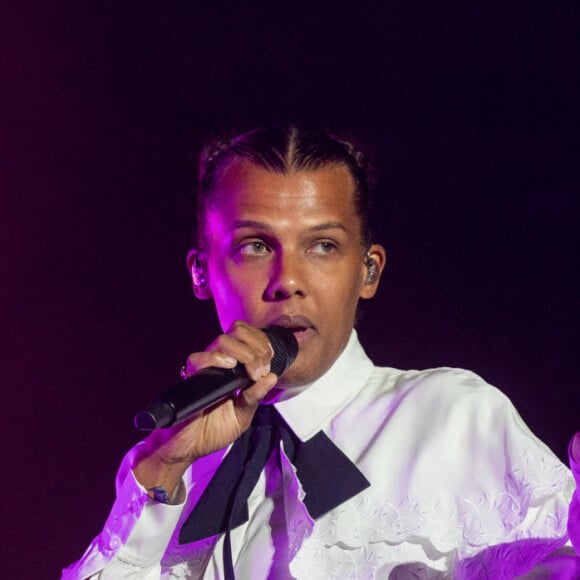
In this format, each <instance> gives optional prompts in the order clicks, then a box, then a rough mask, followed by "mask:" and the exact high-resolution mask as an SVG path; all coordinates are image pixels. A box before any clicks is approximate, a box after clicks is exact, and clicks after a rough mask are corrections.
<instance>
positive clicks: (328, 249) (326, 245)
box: [308, 240, 337, 255]
mask: <svg viewBox="0 0 580 580" xmlns="http://www.w3.org/2000/svg"><path fill="white" fill-rule="evenodd" d="M336 249H337V246H336V244H335V243H334V242H331V241H329V240H320V241H318V242H316V243H314V244H312V246H310V248H308V252H309V253H310V254H319V255H326V254H332V252H334V251H335V250H336Z"/></svg>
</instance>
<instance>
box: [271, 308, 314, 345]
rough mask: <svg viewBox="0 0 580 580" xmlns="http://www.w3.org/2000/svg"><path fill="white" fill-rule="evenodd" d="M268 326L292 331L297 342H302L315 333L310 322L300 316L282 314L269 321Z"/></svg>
mask: <svg viewBox="0 0 580 580" xmlns="http://www.w3.org/2000/svg"><path fill="white" fill-rule="evenodd" d="M269 325H272V326H283V327H284V328H288V329H289V330H291V331H292V333H293V334H294V336H295V337H296V339H297V340H298V342H299V343H300V342H302V341H303V340H304V339H305V338H306V337H307V336H308V335H310V334H311V333H312V332H315V331H316V327H315V326H314V324H313V323H312V321H311V320H310V319H308V318H306V316H302V315H300V314H294V315H291V314H282V315H281V316H278V317H276V318H274V319H273V320H270V322H269Z"/></svg>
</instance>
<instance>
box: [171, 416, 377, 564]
mask: <svg viewBox="0 0 580 580" xmlns="http://www.w3.org/2000/svg"><path fill="white" fill-rule="evenodd" d="M280 440H282V441H283V444H284V451H285V453H286V455H287V456H288V458H289V459H290V460H291V461H292V463H293V465H294V467H295V468H296V472H297V476H298V479H299V480H300V483H301V484H302V487H303V489H304V491H305V497H304V505H305V506H306V508H307V509H308V513H309V514H310V516H311V517H312V518H313V519H316V518H318V517H320V516H322V515H324V514H325V513H327V512H329V511H330V510H331V509H333V508H335V507H337V506H339V505H340V504H342V503H343V502H345V501H346V500H348V499H350V498H351V497H353V496H355V495H356V494H358V493H360V492H361V491H362V490H364V489H366V488H367V487H369V486H370V483H369V482H368V481H367V479H366V478H365V477H364V475H363V474H362V473H361V472H360V471H359V470H358V469H357V468H356V466H355V465H354V464H353V463H352V462H351V461H350V459H348V457H347V456H346V455H345V454H344V453H343V452H342V451H341V450H340V449H339V448H338V447H336V445H335V444H334V443H333V442H332V441H331V440H330V439H329V438H328V437H327V436H326V435H325V434H324V433H323V432H322V431H320V432H319V433H318V434H317V435H315V436H314V437H312V438H311V439H310V440H308V441H306V442H301V441H300V440H299V439H298V437H296V435H295V434H294V433H293V432H292V430H291V429H290V428H289V427H288V425H287V424H286V423H285V421H284V419H282V417H281V416H280V414H279V413H278V412H277V411H276V409H275V408H274V406H273V405H260V406H259V407H258V410H257V411H256V414H255V416H254V420H253V421H252V425H251V426H250V428H249V429H248V430H247V431H246V432H245V433H244V434H243V435H242V436H241V437H240V438H239V439H238V440H237V441H236V442H235V443H234V445H233V446H232V448H231V449H230V452H229V453H228V454H227V455H226V456H225V457H224V459H223V461H222V463H221V465H220V466H219V468H218V469H217V471H216V472H215V474H214V476H213V478H212V480H211V481H210V482H209V484H208V486H207V488H206V489H205V491H204V493H203V495H202V496H201V498H200V499H199V501H198V502H197V504H196V505H195V507H194V508H193V510H192V511H191V513H190V514H189V516H188V517H187V519H186V521H185V523H184V524H183V526H182V528H181V531H180V533H179V543H180V544H186V543H188V542H194V541H196V540H201V539H202V538H207V537H210V536H214V535H216V534H220V533H222V532H227V537H226V543H225V545H224V560H225V559H226V557H227V556H228V555H227V554H226V551H229V550H230V549H231V546H230V544H229V531H230V530H232V529H234V528H236V527H237V526H239V525H241V524H243V523H245V522H246V521H247V520H248V505H247V500H248V497H249V496H250V494H251V493H252V490H253V489H254V487H255V485H256V483H257V481H258V478H259V476H260V473H261V471H262V469H264V466H265V464H266V461H267V459H268V457H269V455H270V453H271V452H272V450H273V449H275V448H276V447H279V445H280ZM230 554H231V553H230ZM229 557H230V562H231V555H230V556H229Z"/></svg>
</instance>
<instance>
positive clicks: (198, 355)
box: [185, 351, 238, 377]
mask: <svg viewBox="0 0 580 580" xmlns="http://www.w3.org/2000/svg"><path fill="white" fill-rule="evenodd" d="M237 364H238V361H237V360H236V358H235V357H233V356H230V355H228V354H226V353H224V352H220V351H205V352H194V353H192V354H190V355H189V356H188V357H187V361H186V364H185V374H186V375H187V376H188V377H189V376H191V375H195V374H196V373H197V372H199V371H200V370H202V369H206V368H208V367H218V368H222V369H233V368H234V367H235V366H236V365H237Z"/></svg>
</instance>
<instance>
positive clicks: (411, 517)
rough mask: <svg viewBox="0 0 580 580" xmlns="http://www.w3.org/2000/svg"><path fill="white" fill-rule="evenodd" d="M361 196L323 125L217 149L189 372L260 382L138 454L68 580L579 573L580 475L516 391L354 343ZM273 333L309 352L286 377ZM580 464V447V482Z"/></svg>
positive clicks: (370, 258) (380, 265)
mask: <svg viewBox="0 0 580 580" xmlns="http://www.w3.org/2000/svg"><path fill="white" fill-rule="evenodd" d="M368 190H369V185H368V177H367V167H366V162H365V158H364V156H363V155H362V154H361V153H360V152H359V151H357V150H356V149H355V148H354V147H353V146H352V145H351V144H350V143H348V142H345V141H342V140H339V139H336V138H334V137H332V136H329V135H327V134H323V133H314V132H308V131H301V130H299V129H297V128H295V127H292V126H284V127H268V128H263V129H257V130H254V131H251V132H249V133H245V134H242V135H239V136H237V137H235V138H233V139H228V140H224V141H218V142H215V143H213V144H211V145H209V146H208V147H206V149H205V150H204V153H203V155H202V162H201V171H200V180H199V189H198V207H197V218H198V223H197V247H196V248H194V249H193V250H191V252H190V253H189V256H188V260H187V263H188V267H189V269H190V273H191V276H192V281H193V288H194V292H195V295H196V296H197V298H199V299H208V300H213V302H214V304H215V307H216V311H217V315H218V317H219V321H220V324H221V327H222V329H223V334H222V335H220V336H218V337H217V338H216V339H215V340H214V341H213V342H212V343H211V344H210V346H209V347H208V348H207V349H206V351H204V352H197V353H193V354H191V355H190V356H189V357H188V359H187V363H186V365H185V366H184V369H183V374H184V375H187V376H192V375H195V374H196V373H198V372H199V371H200V370H202V369H205V368H207V367H217V368H223V369H230V368H233V367H235V366H236V365H237V364H238V363H239V364H241V365H243V366H244V368H245V370H246V372H247V374H248V375H249V377H250V378H251V381H252V384H251V386H250V387H248V388H247V389H245V390H242V391H240V392H237V393H235V394H234V395H232V396H229V397H227V398H226V399H224V400H221V401H220V402H219V403H217V404H215V405H213V406H211V407H210V408H207V409H205V410H204V411H202V412H200V413H198V414H196V415H195V416H194V417H192V418H191V419H190V420H188V421H186V422H183V423H180V424H178V425H174V426H173V427H170V428H168V429H158V430H155V431H153V432H152V433H151V434H150V435H149V436H148V437H147V438H146V439H145V440H144V441H143V442H141V443H140V444H138V445H137V446H136V447H135V448H134V449H132V450H131V451H130V452H129V453H128V455H127V456H126V457H125V459H124V461H123V463H122V465H121V468H120V470H119V473H118V476H117V499H116V501H115V504H114V506H113V509H112V511H111V514H110V516H109V518H108V520H107V522H106V524H105V527H104V529H103V531H102V532H101V534H100V535H99V536H97V538H95V540H94V541H93V543H92V544H91V546H90V547H89V549H88V550H87V552H86V553H85V555H84V556H83V558H82V559H81V560H80V561H79V562H77V563H75V564H73V565H71V566H70V567H69V568H67V569H66V570H65V571H64V577H65V578H115V579H117V578H147V579H153V578H174V577H175V578H203V579H209V578H212V579H213V578H239V579H252V580H254V579H258V580H260V579H267V578H268V579H285V578H299V579H303V578H312V579H316V580H320V579H321V578H325V579H326V578H337V579H339V578H340V579H342V578H357V579H358V578H361V579H362V578H364V579H371V578H393V579H396V578H399V579H400V578H426V579H427V578H433V579H441V578H459V579H461V578H464V579H468V578H514V577H516V576H519V575H523V574H526V573H527V572H529V571H530V570H532V569H536V570H548V569H553V566H555V565H558V566H561V567H560V568H558V570H560V571H562V570H563V571H564V572H562V574H563V575H561V576H558V577H561V578H568V577H569V578H575V577H577V576H574V574H576V573H577V572H578V570H579V568H578V560H577V559H576V558H575V556H574V552H573V549H572V547H571V546H570V537H569V533H568V528H567V522H568V517H569V514H570V526H569V529H570V535H571V536H572V538H571V541H572V543H573V544H574V545H575V546H576V549H577V550H578V549H579V548H580V546H579V545H578V543H579V542H580V533H579V532H578V529H577V526H578V517H579V516H578V498H577V497H575V496H574V490H575V484H574V479H573V477H572V475H571V473H570V471H569V470H568V469H567V468H566V467H565V466H564V465H562V464H561V463H560V462H559V460H558V459H557V458H556V457H555V456H554V455H553V454H552V453H551V451H550V450H549V449H548V448H547V447H546V446H545V445H544V444H543V443H542V442H541V441H539V440H538V439H537V438H535V437H534V435H532V434H531V432H530V431H529V430H528V428H527V427H526V426H525V424H524V423H523V421H522V420H521V418H520V417H519V415H518V414H517V412H516V411H515V409H514V408H513V406H512V405H511V403H510V402H509V400H508V399H507V398H506V397H505V396H504V395H503V394H501V393H500V392H499V391H498V390H496V389H495V388H494V387H491V386H489V385H488V384H487V383H485V382H484V381H483V380H482V379H481V378H479V377H478V376H476V375H475V374H473V373H471V372H469V371H465V370H462V369H451V368H436V369H430V370H426V371H401V370H397V369H394V368H380V367H376V366H374V364H373V363H372V361H370V359H369V358H368V357H367V356H366V354H365V352H364V351H363V349H362V347H361V345H360V343H359V341H358V337H357V333H356V331H355V330H354V324H355V318H356V311H357V305H358V301H359V299H361V298H362V299H369V298H372V297H373V296H374V295H375V293H376V291H377V288H378V285H379V281H380V278H381V274H382V272H383V269H384V267H385V263H386V253H385V250H384V248H383V247H382V246H380V245H378V244H375V243H372V241H373V240H372V239H371V234H370V229H369V223H368V222H369V209H368V207H369V206H368V193H369V192H368ZM269 326H282V327H285V328H288V329H289V330H290V331H291V332H292V334H293V335H294V336H295V338H296V339H297V342H298V345H299V350H298V355H297V357H296V360H295V362H294V363H293V364H292V365H291V366H290V367H289V368H288V370H287V371H286V372H285V373H284V374H283V375H282V376H281V377H280V378H278V377H277V376H276V375H275V374H273V373H272V372H271V369H270V365H271V359H272V356H273V350H272V347H271V344H270V341H269V339H268V337H267V336H266V334H265V333H264V332H263V331H262V330H260V329H262V328H266V327H269ZM579 459H580V437H577V438H576V440H574V441H573V442H572V444H571V460H572V467H573V470H575V472H576V475H577V477H578V473H577V471H578V467H577V464H576V463H575V461H578V460H579ZM555 553H556V554H557V559H554V558H555V557H554V554H555ZM555 563H556V564H555ZM550 566H552V568H550ZM565 574H568V576H567V575H565Z"/></svg>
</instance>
